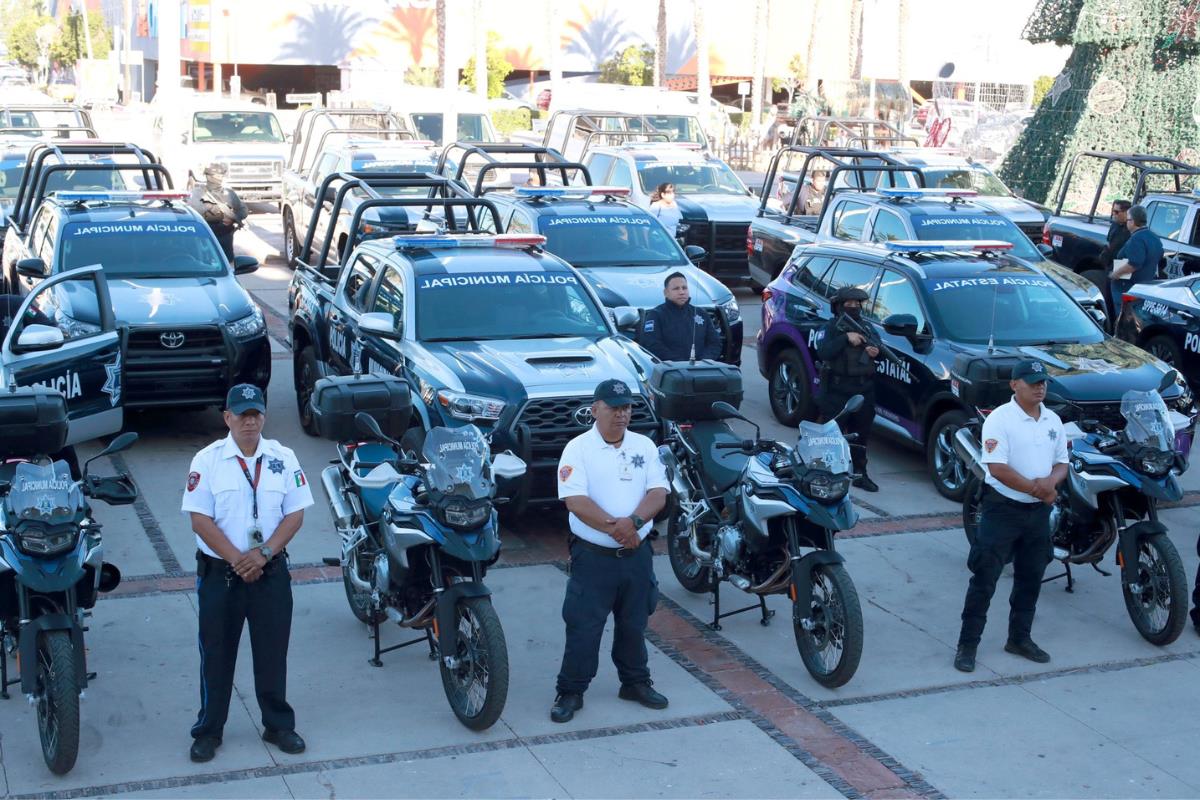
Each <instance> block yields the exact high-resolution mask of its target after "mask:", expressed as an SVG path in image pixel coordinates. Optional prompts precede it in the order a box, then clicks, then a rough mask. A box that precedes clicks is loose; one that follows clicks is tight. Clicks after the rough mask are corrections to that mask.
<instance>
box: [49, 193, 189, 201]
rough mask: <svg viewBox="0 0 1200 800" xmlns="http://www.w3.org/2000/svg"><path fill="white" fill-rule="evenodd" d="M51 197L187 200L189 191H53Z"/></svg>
mask: <svg viewBox="0 0 1200 800" xmlns="http://www.w3.org/2000/svg"><path fill="white" fill-rule="evenodd" d="M50 196H51V197H54V198H57V199H58V200H61V201H63V202H66V203H86V202H88V201H104V200H165V201H168V202H169V201H171V200H187V199H188V197H190V196H191V195H189V194H188V193H187V192H53V193H51V195H50Z"/></svg>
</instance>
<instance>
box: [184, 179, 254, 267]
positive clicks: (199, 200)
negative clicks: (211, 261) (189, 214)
mask: <svg viewBox="0 0 1200 800" xmlns="http://www.w3.org/2000/svg"><path fill="white" fill-rule="evenodd" d="M228 171H229V169H228V167H226V166H225V165H224V164H222V163H220V162H214V163H212V164H209V165H208V166H207V167H205V168H204V183H198V184H196V186H195V188H193V189H192V196H191V197H190V198H188V205H189V206H191V207H192V208H194V209H196V210H197V211H199V212H200V216H202V217H204V221H205V222H207V223H208V227H210V228H212V232H213V234H214V235H215V236H216V237H217V241H218V242H220V244H221V250H222V251H223V252H224V253H225V258H227V259H228V260H229V263H231V264H232V263H233V232H234V231H236V230H238V229H239V228H241V227H242V224H243V221H244V220H245V219H246V217H247V215H248V214H249V212H248V211H247V210H246V204H245V203H243V202H242V199H241V198H240V197H238V196H237V192H235V191H234V190H233V189H230V188H228V187H226V186H225V175H226V174H227V173H228Z"/></svg>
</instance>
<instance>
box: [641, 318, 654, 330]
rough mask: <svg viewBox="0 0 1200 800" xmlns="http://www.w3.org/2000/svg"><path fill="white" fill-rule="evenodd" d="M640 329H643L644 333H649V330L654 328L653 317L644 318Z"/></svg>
mask: <svg viewBox="0 0 1200 800" xmlns="http://www.w3.org/2000/svg"><path fill="white" fill-rule="evenodd" d="M642 330H643V331H645V332H646V333H650V332H651V331H653V330H654V318H653V317H647V318H646V324H645V325H644V326H643V327H642Z"/></svg>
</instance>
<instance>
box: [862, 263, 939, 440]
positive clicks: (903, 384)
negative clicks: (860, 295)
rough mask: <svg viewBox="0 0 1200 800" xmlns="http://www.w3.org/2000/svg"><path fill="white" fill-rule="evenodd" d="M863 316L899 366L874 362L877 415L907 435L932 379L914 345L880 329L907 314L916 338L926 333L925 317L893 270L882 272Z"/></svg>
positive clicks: (907, 284) (914, 425)
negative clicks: (914, 323) (892, 318)
mask: <svg viewBox="0 0 1200 800" xmlns="http://www.w3.org/2000/svg"><path fill="white" fill-rule="evenodd" d="M863 314H864V316H866V317H868V318H870V320H871V321H872V322H874V323H875V329H876V330H877V331H878V332H879V338H880V340H882V341H883V343H884V344H886V345H887V346H888V348H890V349H891V351H892V352H894V353H895V354H896V355H897V356H898V357H899V358H900V361H901V364H894V363H892V362H891V361H889V360H887V359H886V358H883V357H880V359H879V360H878V361H877V362H876V367H877V370H878V372H877V373H876V376H875V385H876V387H877V389H876V392H875V397H876V403H877V409H878V412H879V413H880V414H881V415H883V416H884V417H886V418H887V419H889V420H891V421H892V422H894V423H896V424H897V425H899V426H901V427H902V428H905V429H907V430H909V431H915V430H916V428H917V426H919V425H920V414H919V411H920V409H919V402H920V398H922V397H927V396H928V395H929V394H930V392H931V391H932V385H931V384H932V383H933V380H934V379H933V376H932V375H931V374H929V371H928V370H927V369H925V368H924V363H925V362H924V357H923V356H922V354H921V353H920V352H918V350H917V347H918V346H919V343H920V342H921V339H920V338H918V339H917V340H916V342H917V343H918V344H914V342H912V341H909V340H908V339H907V338H906V337H903V336H893V335H892V334H890V333H888V332H887V331H885V330H884V329H883V321H884V320H885V319H887V318H888V317H890V316H892V315H893V314H911V315H912V316H914V317H915V318H916V320H917V333H918V336H922V335H927V334H928V333H929V332H930V327H929V317H928V315H927V314H926V313H925V309H924V307H923V306H922V305H921V300H920V298H919V297H918V296H917V290H916V287H914V286H913V284H912V281H910V280H909V279H908V278H906V277H904V276H903V275H901V274H900V273H899V272H896V271H895V270H891V269H886V270H884V271H883V277H882V278H881V279H880V281H879V290H878V291H877V292H876V293H875V302H874V303H872V304H870V305H867V307H866V308H865V309H864V311H863Z"/></svg>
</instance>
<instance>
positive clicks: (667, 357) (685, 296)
mask: <svg viewBox="0 0 1200 800" xmlns="http://www.w3.org/2000/svg"><path fill="white" fill-rule="evenodd" d="M663 297H665V298H666V302H665V303H663V304H662V305H659V306H655V307H654V308H652V309H650V310H649V311H647V312H646V318H645V320H643V321H642V329H641V331H639V333H638V337H637V340H638V343H639V344H640V345H641V346H642V347H644V348H646V349H647V350H649V351H650V352H651V353H653V354H654V355H656V356H658V357H659V358H660V359H662V360H663V361H688V360H690V359H692V358H697V359H701V358H720V356H721V340H720V337H719V336H718V335H717V330H716V328H714V327H713V324H712V321H711V320H710V319H709V318H708V315H706V314H704V313H703V312H702V311H700V310H698V309H697V308H696V307H695V306H693V305H692V303H691V299H692V298H691V295H690V294H689V293H688V282H687V277H686V276H685V275H684V274H683V273H682V272H672V273H671V274H670V275H668V276H667V279H666V280H665V281H664V282H663Z"/></svg>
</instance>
